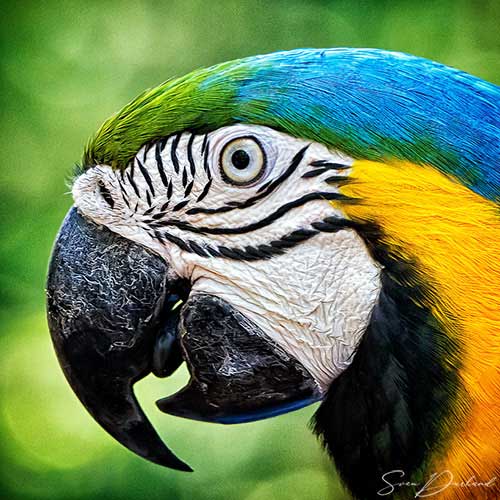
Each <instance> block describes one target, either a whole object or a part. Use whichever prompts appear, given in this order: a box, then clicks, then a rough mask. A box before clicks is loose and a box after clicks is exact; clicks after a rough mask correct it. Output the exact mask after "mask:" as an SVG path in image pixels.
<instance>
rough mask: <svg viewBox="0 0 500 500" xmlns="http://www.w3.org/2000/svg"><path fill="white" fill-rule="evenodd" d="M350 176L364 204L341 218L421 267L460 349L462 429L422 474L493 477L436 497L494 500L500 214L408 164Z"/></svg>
mask: <svg viewBox="0 0 500 500" xmlns="http://www.w3.org/2000/svg"><path fill="white" fill-rule="evenodd" d="M351 178H352V182H350V183H349V184H346V185H345V186H343V187H342V192H343V194H345V195H347V196H351V197H355V198H359V199H360V200H361V201H360V203H359V204H353V205H349V204H346V205H342V207H341V208H342V210H343V211H344V212H345V213H347V215H348V216H349V217H350V218H352V219H353V220H357V221H364V222H368V221H369V222H375V223H376V224H378V226H379V227H380V228H381V229H382V230H383V233H384V235H385V236H384V240H385V241H384V243H385V244H387V245H388V246H389V247H390V248H391V249H394V250H395V251H396V252H397V254H398V255H399V256H400V257H401V258H402V259H407V260H410V259H411V260H416V261H417V262H418V267H419V272H420V273H421V276H419V279H421V280H422V281H423V282H427V283H430V284H432V288H433V289H434V290H435V292H436V294H435V295H436V296H434V297H428V298H427V300H428V301H429V303H428V304H426V305H428V306H429V307H430V308H431V310H432V311H433V313H434V314H435V316H436V317H437V318H439V319H440V320H441V322H442V324H443V325H444V327H445V329H446V333H447V334H448V335H449V336H450V337H453V338H455V339H457V340H458V341H459V342H460V344H461V345H462V355H463V358H462V359H461V362H462V367H461V369H460V377H461V381H462V384H463V391H464V394H465V399H462V400H461V401H460V402H459V403H460V405H461V406H462V407H463V408H461V409H460V408H457V411H456V415H455V417H456V418H457V419H460V422H458V423H459V426H458V428H456V429H455V430H454V436H453V437H452V441H451V443H450V445H449V447H448V449H447V450H446V453H445V456H441V457H435V459H434V461H433V463H432V464H431V467H430V469H429V472H434V471H443V470H449V471H451V472H452V473H453V475H454V478H455V480H456V481H467V479H469V478H470V477H471V476H474V477H475V478H476V480H478V481H479V480H489V479H491V478H493V477H495V476H497V478H498V479H497V481H496V486H494V487H493V489H492V488H487V489H485V488H448V489H447V490H446V492H443V493H442V496H440V498H448V496H447V495H448V494H449V495H450V498H454V499H455V498H464V499H465V498H474V497H473V495H477V498H487V497H488V496H487V495H493V496H492V498H493V497H495V496H497V497H498V498H500V368H499V367H500V258H499V256H500V207H499V206H498V205H497V204H495V203H493V202H491V201H489V200H486V199H485V198H483V197H481V196H480V195H478V194H476V193H474V192H472V191H470V190H469V189H468V188H466V187H464V186H463V185H461V184H459V183H458V182H457V181H455V180H453V179H451V178H448V177H447V176H445V175H443V174H441V173H440V172H438V171H437V170H436V169H434V168H432V167H427V166H419V165H415V164H412V163H408V162H401V161H392V162H385V163H381V162H373V161H364V160H361V161H356V162H355V163H354V165H353V171H352V175H351ZM450 362H453V361H452V360H451V359H450Z"/></svg>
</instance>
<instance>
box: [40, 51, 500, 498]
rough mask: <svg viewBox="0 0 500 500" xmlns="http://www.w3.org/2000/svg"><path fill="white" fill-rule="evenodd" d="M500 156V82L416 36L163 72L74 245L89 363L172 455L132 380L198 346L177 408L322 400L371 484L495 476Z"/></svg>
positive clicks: (126, 122)
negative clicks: (407, 46)
mask: <svg viewBox="0 0 500 500" xmlns="http://www.w3.org/2000/svg"><path fill="white" fill-rule="evenodd" d="M499 161H500V89H499V88H498V87H496V86H495V85H493V84H489V83H487V82H484V81H482V80H480V79H478V78H476V77H473V76H471V75H468V74H466V73H463V72H460V71H457V70H454V69H452V68H449V67H446V66H443V65H440V64H437V63H434V62H431V61H428V60H425V59H421V58H417V57H413V56H409V55H405V54H400V53H393V52H386V51H381V50H374V49H329V50H316V49H307V50H296V51H290V52H278V53H274V54H269V55H264V56H256V57H250V58H247V59H241V60H237V61H232V62H228V63H223V64H220V65H218V66H214V67H211V68H208V69H201V70H197V71H195V72H193V73H191V74H189V75H187V76H185V77H182V78H178V79H174V80H171V81H168V82H166V83H164V84H162V85H160V86H159V87H157V88H154V89H152V90H149V91H147V92H145V93H143V94H141V95H140V96H139V97H137V98H136V99H135V100H134V101H132V102H131V103H130V104H128V105H127V106H125V107H124V108H123V109H122V110H121V111H120V112H118V113H117V114H116V115H114V116H112V117H111V118H110V119H109V120H108V121H106V122H105V123H104V124H103V126H102V127H101V128H100V129H99V131H98V132H97V133H96V134H95V136H94V137H93V138H92V139H91V141H90V142H89V144H88V146H87V148H86V150H85V153H84V158H83V164H82V168H81V169H80V171H79V172H78V173H77V175H76V176H75V180H74V184H73V188H72V192H73V198H74V205H75V206H74V207H73V208H72V209H71V210H70V212H69V214H68V215H67V217H66V219H65V221H64V223H63V225H62V227H61V230H60V233H59V235H58V238H57V240H56V244H55V247H54V251H53V255H52V260H51V264H50V268H49V276H48V284H47V300H48V319H49V326H50V330H51V334H52V338H53V342H54V345H55V349H56V352H57V354H58V357H59V361H60V363H61V366H62V368H63V370H64V373H65V375H66V377H67V379H68V381H69V383H70V384H71V386H72V387H73V389H74V391H75V392H76V394H77V395H78V397H79V398H80V400H81V401H82V403H83V404H84V405H85V407H86V408H87V409H88V411H89V412H90V413H91V414H92V416H93V417H94V418H95V419H96V420H97V421H98V422H99V423H100V424H101V425H102V426H103V427H104V428H105V429H106V430H107V431H108V432H109V433H110V434H111V435H113V436H114V437H115V438H116V439H117V440H118V441H120V442H121V443H122V444H124V445H125V446H127V447H128V448H129V449H131V450H132V451H134V452H135V453H137V454H139V455H141V456H142V457H144V458H147V459H149V460H151V461H153V462H156V463H159V464H162V465H166V466H168V467H172V468H177V469H181V470H189V466H187V465H186V464H185V463H184V462H182V461H181V460H179V459H178V458H177V457H176V456H175V455H174V454H173V453H172V452H171V451H170V450H169V449H168V448H167V447H166V446H165V445H164V444H163V442H162V441H161V440H160V438H159V437H158V435H157V434H156V432H155V430H154V429H153V427H152V426H151V424H150V423H149V421H148V420H147V417H146V416H145V414H144V413H143V412H142V410H141V408H140V406H139V404H138V402H137V400H136V398H135V396H134V393H133V389H132V387H133V384H134V383H135V382H136V381H138V380H140V379H141V378H143V377H145V376H146V375H148V374H150V373H154V374H155V375H157V376H160V377H164V376H168V375H170V374H171V373H172V372H173V371H174V370H176V369H177V368H178V366H179V365H180V364H181V363H183V362H186V364H187V367H188V370H189V373H190V381H189V383H188V385H187V386H186V387H185V388H183V389H181V390H180V391H179V392H177V393H176V394H174V395H170V396H167V397H165V398H163V399H161V400H159V401H158V402H157V405H158V407H159V409H160V410H162V411H164V412H166V413H170V414H173V415H177V416H182V417H187V418H191V419H197V420H204V421H210V422H217V423H239V422H247V421H252V420H257V419H262V418H267V417H271V416H274V415H278V414H280V413H284V412H288V411H292V410H294V409H297V408H301V407H303V406H305V405H308V404H311V403H313V402H318V401H321V404H320V406H319V409H318V411H317V413H316V415H315V417H314V429H315V432H316V433H317V434H318V435H319V436H320V437H321V439H322V441H323V443H324V445H325V447H326V448H327V450H328V452H329V453H330V455H331V456H332V458H333V459H334V462H335V464H336V466H337V468H338V470H339V472H340V475H341V477H342V479H343V480H344V482H345V484H346V485H347V487H348V488H349V489H350V491H351V492H352V493H353V495H354V496H356V497H359V498H373V497H374V495H375V492H376V491H379V490H380V489H381V488H383V487H384V484H385V483H384V481H382V480H381V478H382V477H383V475H384V474H385V473H388V472H390V471H393V470H401V471H403V473H404V474H405V476H406V479H408V481H417V480H419V479H422V478H423V477H424V476H425V474H427V472H428V471H429V470H434V469H439V468H442V469H446V470H450V471H453V473H454V475H455V478H467V477H469V476H470V475H471V474H475V475H476V476H478V475H481V474H483V475H484V480H485V481H486V480H488V479H490V478H491V477H493V476H494V475H495V474H498V464H499V463H500V460H499V459H500V450H499V448H498V443H500V429H499V427H498V423H497V418H498V413H499V410H500V408H499V398H500V375H499V373H498V361H499V350H498V345H499V340H500V288H499V285H500V263H499V262H498V252H499V251H500V211H499V200H500V165H499ZM492 443H497V444H496V445H495V444H492ZM486 476H491V477H486ZM398 479H399V480H401V479H400V478H399V476H398ZM455 493H456V492H455ZM401 494H402V495H404V493H401ZM463 494H465V493H463ZM457 498H460V497H457ZM464 498H466V497H464ZM467 498H469V497H467Z"/></svg>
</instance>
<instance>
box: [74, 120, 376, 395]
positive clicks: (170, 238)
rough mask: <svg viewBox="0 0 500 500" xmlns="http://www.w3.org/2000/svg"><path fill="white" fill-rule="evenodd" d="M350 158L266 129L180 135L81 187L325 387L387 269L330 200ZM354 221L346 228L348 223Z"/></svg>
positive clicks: (82, 181) (87, 203) (97, 217)
mask: <svg viewBox="0 0 500 500" xmlns="http://www.w3.org/2000/svg"><path fill="white" fill-rule="evenodd" d="M351 165H352V159H351V158H349V157H347V156H346V155H344V154H342V153H340V152H337V151H330V150H328V149H327V148H326V147H325V146H323V145H321V144H318V143H314V142H310V141H306V140H303V139H298V138H295V137H291V136H288V135H286V134H283V133H280V132H277V131H275V130H272V129H269V128H267V127H262V126H252V125H233V126H230V127H223V128H221V129H218V130H216V131H214V132H211V133H209V134H205V135H194V134H191V133H189V132H186V133H183V134H176V135H173V136H170V137H168V138H165V139H163V140H159V141H157V142H155V143H153V144H148V145H146V146H144V147H143V148H142V149H141V150H140V151H139V153H138V154H137V155H136V157H135V158H134V159H133V160H131V162H130V163H129V165H128V166H127V168H126V169H124V170H123V171H116V170H113V169H112V168H111V167H109V166H106V165H98V166H96V167H93V168H91V169H89V170H87V171H86V172H85V173H84V174H82V175H81V176H80V177H78V178H77V179H76V181H75V183H74V186H73V196H74V199H75V204H76V206H77V207H78V208H79V210H80V211H81V212H82V213H83V214H84V215H86V216H87V217H89V218H90V219H92V220H94V221H95V222H97V223H99V224H102V225H105V226H106V227H108V228H109V229H111V230H112V231H115V232H116V233H118V234H121V235H122V236H124V237H126V238H128V239H130V240H133V241H135V242H137V243H139V244H141V245H144V246H146V247H148V248H151V249H152V250H154V251H155V252H157V253H158V254H160V255H162V256H163V257H164V258H165V259H166V260H167V261H168V262H169V264H170V265H171V266H172V268H173V270H174V271H175V272H176V273H177V274H178V275H180V276H183V277H186V278H188V279H190V281H191V283H192V291H191V293H210V294H213V295H216V296H219V297H221V298H223V299H225V300H226V301H227V302H229V303H230V304H231V305H233V306H234V307H235V308H236V309H237V310H239V311H240V312H241V313H243V314H245V315H246V316H247V317H248V318H249V319H250V320H252V321H254V322H255V323H256V324H257V325H258V326H259V327H260V328H261V329H262V330H263V331H264V332H265V333H266V334H267V335H268V336H269V337H270V338H271V339H273V340H274V341H275V342H276V343H277V344H279V345H280V346H281V347H283V348H284V349H285V350H286V351H287V352H289V353H290V354H292V355H293V356H294V357H295V358H297V359H298V360H299V361H300V362H301V363H302V364H303V365H304V367H305V368H306V369H307V370H308V371H309V372H310V373H311V375H312V376H313V377H314V378H315V379H316V381H317V382H318V384H319V385H320V386H321V388H322V389H323V390H324V389H326V388H327V387H328V385H329V384H330V382H331V381H332V380H333V379H334V378H335V377H337V376H338V375H339V374H340V373H341V372H342V371H343V370H345V368H347V366H348V365H349V363H350V362H351V361H352V356H353V354H354V352H355V350H356V348H357V346H358V344H359V341H360V339H361V337H362V335H363V333H364V332H365V330H366V327H367V325H368V322H369V318H370V314H371V312H372V309H373V306H374V305H375V303H376V301H377V299H378V294H379V291H380V287H381V284H380V268H379V266H378V265H377V264H376V263H375V262H374V260H373V259H372V258H371V256H370V255H369V253H368V251H367V249H366V246H365V244H364V242H363V241H362V239H361V238H360V237H359V235H358V234H357V233H356V232H355V231H354V230H353V229H350V228H349V225H348V224H347V223H346V222H348V221H346V219H345V217H344V214H343V213H342V210H341V209H340V208H334V207H333V206H332V204H331V201H332V200H337V201H338V205H339V206H340V207H341V205H342V203H343V202H350V201H351V200H348V199H345V197H343V195H342V194H341V193H340V190H339V187H340V186H341V185H342V183H343V182H348V181H349V173H350V167H351ZM344 223H346V224H345V226H343V224H344Z"/></svg>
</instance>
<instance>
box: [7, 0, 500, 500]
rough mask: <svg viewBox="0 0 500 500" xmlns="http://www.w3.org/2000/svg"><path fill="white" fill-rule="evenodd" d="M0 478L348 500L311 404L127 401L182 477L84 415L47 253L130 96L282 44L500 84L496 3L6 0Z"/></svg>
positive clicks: (57, 488) (39, 485) (57, 486)
mask: <svg viewBox="0 0 500 500" xmlns="http://www.w3.org/2000/svg"><path fill="white" fill-rule="evenodd" d="M0 23H1V24H0V26H1V29H0V40H1V41H0V44H1V46H0V56H1V57H0V113H1V115H0V116H1V122H0V126H1V133H0V154H1V163H0V179H1V180H0V189H1V193H0V207H1V210H0V212H1V219H0V227H1V243H0V256H1V261H0V262H1V265H0V282H1V283H0V304H1V305H0V307H1V309H0V314H1V318H0V319H1V323H0V324H1V326H2V333H1V335H0V355H1V358H0V359H1V361H0V434H1V435H0V439H1V441H0V447H1V452H0V453H1V459H2V466H1V471H0V482H1V486H0V487H1V491H0V496H1V498H6V499H45V498H46V499H51V500H57V499H64V500H72V499H75V500H76V499H92V498H106V499H115V498H116V499H128V498H130V499H142V498H144V499H148V500H154V499H187V500H196V499H224V500H225V499H245V500H265V499H287V500H290V499H291V500H293V499H301V500H302V499H332V500H340V499H344V498H347V497H346V495H345V493H343V491H342V489H341V487H340V486H339V485H338V482H337V479H336V476H335V473H334V470H333V467H332V465H331V464H330V463H329V461H328V460H327V459H326V457H325V455H324V454H323V452H322V451H321V449H320V446H319V444H318V443H317V441H316V440H315V438H314V437H313V436H312V434H311V433H310V431H309V430H308V428H307V422H308V419H309V418H310V416H311V415H312V413H313V412H314V408H307V409H304V410H302V411H299V412H296V413H294V414H290V415H286V416H282V417H278V418H275V419H271V420H268V421H263V422H257V423H252V424H245V425H239V426H220V425H213V424H205V423H198V422H188V421H183V420H182V419H175V418H173V417H169V416H166V415H162V414H160V413H159V412H158V411H157V410H156V409H155V407H154V401H155V400H156V399H157V398H159V397H161V396H164V395H167V394H169V393H171V392H173V391H174V390H175V389H176V388H178V387H180V386H181V385H182V384H183V383H185V381H186V379H187V374H186V372H185V371H182V372H179V373H177V374H176V375H175V376H174V377H173V378H172V380H168V381H165V380H158V379H153V378H151V379H149V378H148V379H146V380H144V381H142V382H141V383H139V384H138V386H137V393H138V397H139V400H140V401H141V402H142V404H143V406H144V408H145V410H146V412H147V413H148V414H149V415H150V418H151V420H152V421H153V423H154V424H155V425H156V427H157V428H158V429H159V432H160V433H161V435H162V436H163V437H164V438H165V440H166V442H167V443H168V444H169V445H170V446H171V447H172V448H173V449H174V450H175V451H176V452H177V453H178V454H179V455H180V456H181V457H182V458H183V459H185V460H187V461H188V463H190V464H191V465H192V466H193V467H194V469H195V473H194V474H183V473H179V472H175V471H170V470H166V469H162V468H160V467H158V466H155V465H152V464H149V463H147V462H145V461H143V460H141V459H139V458H137V457H135V456H133V455H132V454H131V453H129V452H128V451H126V450H125V449H123V448H122V447H120V446H119V445H118V444H117V443H115V442H114V441H113V440H112V439H111V438H110V437H108V436H107V435H106V434H105V433H104V431H102V430H101V429H100V428H99V427H98V426H97V424H95V423H94V422H93V421H92V420H91V418H90V417H89V416H88V415H87V413H86V412H85V410H84V409H83V407H82V406H81V405H80V404H79V403H78V402H77V400H76V398H75V396H74V395H73V394H72V393H71V391H70V389H69V387H68V385H67V383H66V382H65V380H64V379H63V376H62V373H61V371H60V369H59V366H58V365H57V361H56V359H55V356H54V353H53V352H52V346H51V344H50V340H49V335H48V332H47V327H46V324H45V313H44V280H45V272H46V265H47V260H48V257H49V253H50V249H51V244H52V241H53V239H54V236H55V234H56V231H57V229H58V226H59V224H60V222H61V220H62V218H63V216H64V214H65V212H66V211H67V209H68V207H69V206H70V205H71V197H70V196H69V194H68V191H69V188H68V186H67V181H68V179H69V178H70V176H71V172H72V166H73V164H74V163H75V162H77V161H79V159H80V156H81V152H82V148H83V145H84V143H85V142H86V140H87V138H88V137H89V136H90V134H92V133H93V132H94V131H95V130H96V128H97V127H98V125H99V124H100V123H101V122H102V121H103V120H104V119H105V118H106V117H108V115H110V114H111V113H113V112H114V111H116V110H117V109H119V108H120V107H121V106H122V105H124V104H125V103H126V102H127V101H128V100H130V99H131V98H133V97H134V96H135V95H136V94H137V93H139V92H141V91H142V90H143V89H144V88H146V87H150V86H153V85H156V84H158V83H160V82H161V81H163V80H165V79H167V78H169V77H172V76H175V75H181V74H183V73H185V72H187V71H190V70H191V69H194V68H196V67H199V66H205V65H210V64H214V63H217V62H220V61H223V60H227V59H233V58H238V57H242V56H246V55H251V54H256V53H264V52H271V51H274V50H278V49H291V48H295V47H306V46H307V47H311V46H313V47H333V46H356V47H361V46H364V47H379V48H385V49H393V50H400V51H405V52H410V53H413V54H417V55H420V56H424V57H428V58H431V59H435V60H438V61H440V62H443V63H446V64H449V65H452V66H455V67H458V68H460V69H463V70H466V71H469V72H471V73H474V74H476V75H478V76H480V77H482V78H484V79H487V80H490V81H493V82H495V83H497V84H498V83H500V34H499V29H498V26H499V23H500V2H499V1H498V0H497V1H491V2H487V1H475V2H474V1H468V2H467V1H457V0H449V1H421V2H418V3H417V2H414V1H408V2H404V1H392V2H390V1H373V2H366V1H365V2H363V1H353V0H351V1H341V0H339V1H334V2H326V1H298V0H297V1H287V2H284V1H274V2H269V1H267V2H238V1H220V2H208V1H206V0H205V1H203V0H185V1H182V2H168V1H164V2H155V1H149V2H146V1H143V2H140V1H116V2H113V1H109V2H85V3H84V2H64V3H61V2H56V1H45V2H16V3H13V2H11V3H10V4H9V2H4V3H3V5H2V13H1V20H0Z"/></svg>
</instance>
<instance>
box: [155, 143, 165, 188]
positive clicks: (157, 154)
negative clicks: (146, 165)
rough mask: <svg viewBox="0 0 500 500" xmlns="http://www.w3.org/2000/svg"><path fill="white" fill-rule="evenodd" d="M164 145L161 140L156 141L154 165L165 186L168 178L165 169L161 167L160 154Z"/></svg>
mask: <svg viewBox="0 0 500 500" xmlns="http://www.w3.org/2000/svg"><path fill="white" fill-rule="evenodd" d="M164 147H165V143H164V142H163V141H159V142H157V143H156V147H155V158H156V166H157V168H158V173H159V174H160V179H161V182H162V184H163V185H164V186H165V187H167V186H168V179H167V175H166V174H165V169H164V167H163V159H162V157H161V154H162V151H163V148H164Z"/></svg>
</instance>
